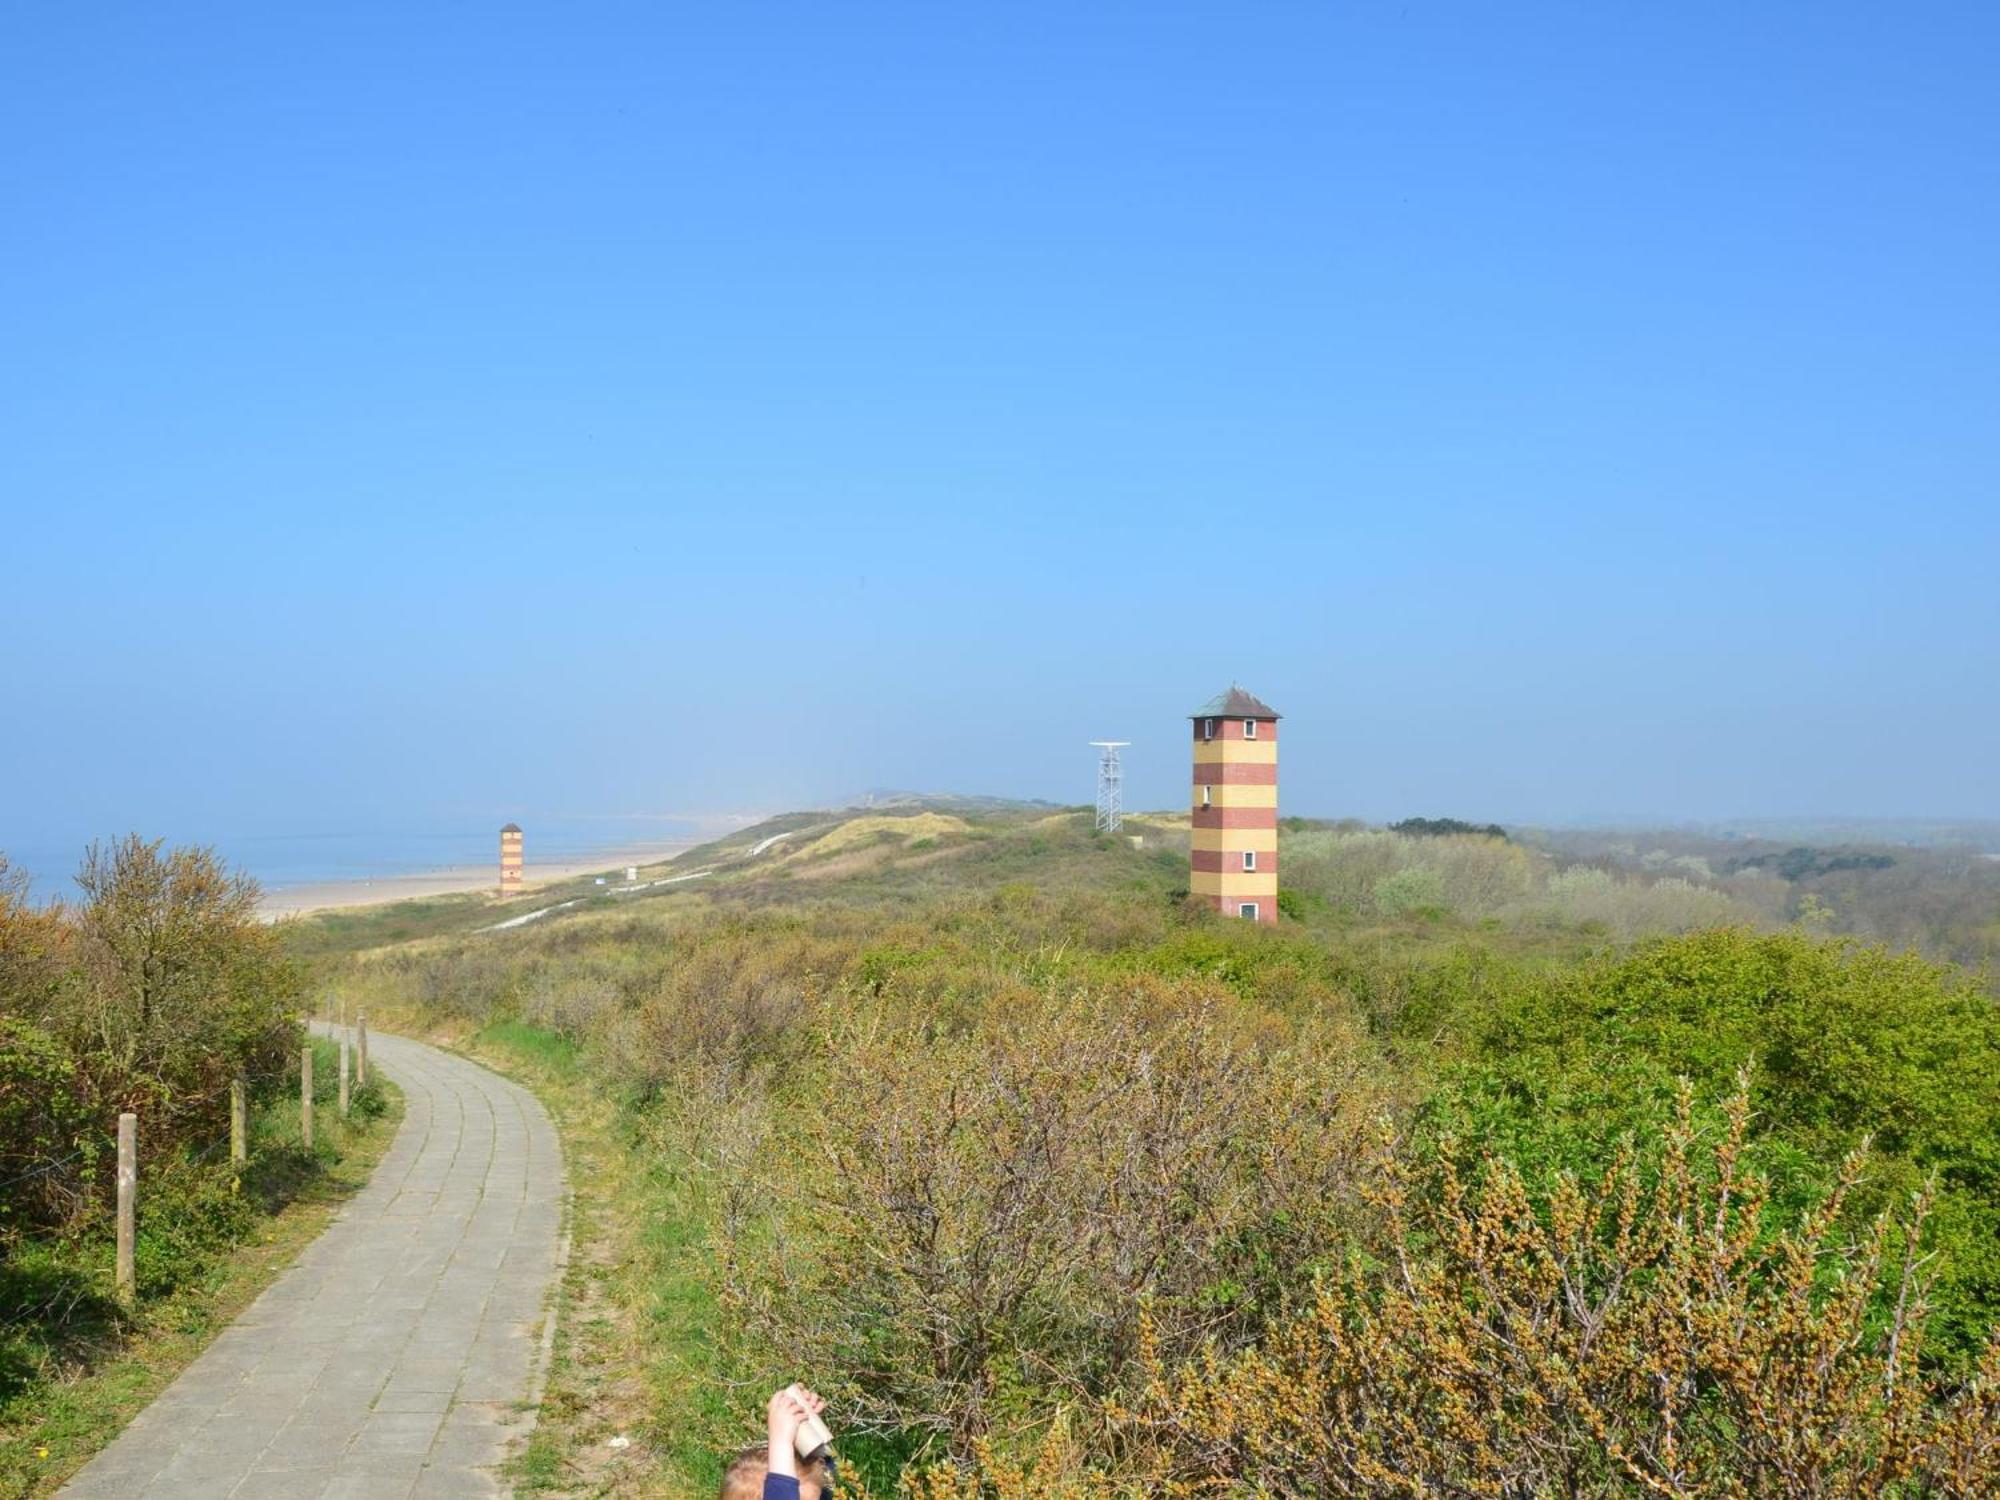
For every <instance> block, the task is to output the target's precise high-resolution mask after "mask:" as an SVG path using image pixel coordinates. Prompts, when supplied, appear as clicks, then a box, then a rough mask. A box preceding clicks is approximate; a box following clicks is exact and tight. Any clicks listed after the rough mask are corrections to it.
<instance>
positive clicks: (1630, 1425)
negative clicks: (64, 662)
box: [290, 810, 2000, 1500]
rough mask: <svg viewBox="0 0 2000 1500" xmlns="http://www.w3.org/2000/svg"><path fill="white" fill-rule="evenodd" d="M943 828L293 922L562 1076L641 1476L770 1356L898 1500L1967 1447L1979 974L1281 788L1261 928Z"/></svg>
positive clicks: (443, 1026) (1170, 838)
mask: <svg viewBox="0 0 2000 1500" xmlns="http://www.w3.org/2000/svg"><path fill="white" fill-rule="evenodd" d="M883 821H885V819H884V818H883V815H882V814H881V813H880V812H879V811H878V812H876V813H874V814H871V816H870V822H871V823H872V824H876V825H879V824H881V823H882V822H883ZM952 824H954V825H955V826H944V827H938V826H933V825H931V824H929V823H927V824H926V825H925V826H924V827H923V828H922V830H921V832H919V831H918V828H917V825H916V824H915V823H912V824H911V825H910V826H909V827H908V828H907V829H905V830H897V829H894V828H883V827H880V826H871V827H864V828H862V829H860V830H857V831H851V832H848V833H846V834H844V835H841V836H839V837H837V838H835V839H834V841H833V843H832V844H831V845H828V846H824V847H822V848H820V849H819V850H818V852H817V853H816V852H815V849H814V845H815V842H817V841H819V840H821V839H824V838H826V837H828V832H827V820H825V819H820V820H818V821H817V822H815V821H813V820H805V819H794V820H789V821H788V822H783V823H778V824H773V825H769V826H767V827H766V828H763V829H751V830H747V831H746V832H745V833H744V834H742V835H740V836H737V837H736V838H734V839H732V840H729V841H726V842H724V843H723V844H720V845H717V846H711V847H709V848H706V849H702V850H697V851H694V852H693V853H691V854H689V855H688V856H686V857H685V859H684V860H683V861H682V862H681V864H680V866H679V868H683V869H689V870H692V869H696V868H700V869H705V870H707V871H709V872H710V874H709V875H708V876H706V877H705V878H704V879H703V880H702V881H699V882H695V883H691V884H688V885H682V886H678V887H671V886H670V887H664V888H656V889H654V890H651V891H648V892H638V893H633V894H629V895H624V896H618V895H613V894H609V893H603V894H599V895H596V896H594V897H591V898H590V899H587V900H585V901H584V902H583V904H581V905H580V906H578V907H576V908H574V909H570V910H565V911H563V912H561V913H557V914H553V915H551V916H550V917H548V918H547V919H546V920H542V921H538V922H536V923H533V924H529V925H526V926H522V927H519V928H514V929H510V930H505V931H497V932H478V931H467V930H464V925H463V922H462V921H461V919H459V918H457V917H455V916H454V917H451V918H449V919H448V921H447V922H445V923H443V924H441V926H440V929H439V930H436V931H434V932H433V934H432V935H430V936H419V937H415V938H410V937H402V936H398V937H397V938H395V939H393V940H383V941H371V929H370V928H368V927H366V926H354V925H349V926H348V927H347V928H346V929H345V930H344V934H343V935H342V937H341V938H339V939H338V940H336V939H334V938H333V937H331V936H330V935H329V932H328V930H327V929H326V928H324V927H322V926H318V925H316V924H315V923H313V922H301V923H297V924H294V925H293V930H292V931H291V934H290V937H291V941H292V942H293V944H294V946H295V949H296V951H299V952H301V953H310V954H312V955H313V962H314V963H316V964H318V965H320V966H322V968H321V977H322V978H323V979H324V980H325V982H327V983H330V984H333V985H336V986H337V987H339V988H340V989H342V990H343V991H344V992H346V993H348V994H349V995H351V996H352V997H353V998H355V999H357V1000H359V1001H362V1002H363V1003H365V1004H366V1005H367V1006H368V1007H369V1009H370V1012H371V1014H376V1013H387V1012H396V1013H399V1014H400V1015H401V1016H402V1017H404V1018H405V1019H406V1021H407V1022H408V1023H409V1024H411V1025H413V1026H424V1027H430V1028H435V1029H440V1030H443V1031H447V1032H450V1033H452V1034H455V1035H458V1036H461V1037H467V1036H469V1037H484V1038H487V1039H488V1040H489V1042H490V1043H491V1044H492V1046H493V1055H497V1056H500V1057H502V1058H503V1059H504V1058H505V1057H506V1056H508V1055H509V1053H510V1049H511V1050H512V1054H513V1055H515V1056H517V1057H525V1056H528V1055H530V1054H532V1055H533V1056H534V1058H536V1059H538V1061H536V1063H535V1064H534V1065H535V1066H538V1067H539V1066H544V1065H546V1063H547V1060H548V1058H550V1057H555V1056H559V1057H560V1058H561V1059H563V1060H564V1063H563V1066H564V1068H565V1069H566V1070H567V1071H565V1072H564V1073H563V1075H562V1076H563V1079H564V1080H565V1081H564V1082H563V1083H562V1087H564V1088H566V1089H569V1090H571V1091H572V1092H573V1093H574V1094H575V1096H576V1097H579V1098H582V1097H588V1098H589V1099H592V1100H595V1101H598V1103H599V1104H601V1106H602V1111H601V1112H602V1115H603V1117H604V1118H605V1119H608V1120H609V1121H610V1124H609V1125H608V1126H607V1127H606V1128H607V1129H609V1130H610V1131H611V1132H613V1134H614V1136H615V1145H614V1146H613V1147H611V1148H610V1152H611V1154H613V1155H615V1156H617V1157H618V1158H619V1159H620V1161H621V1167H620V1176H619V1181H620V1183H621V1188H620V1191H621V1193H625V1194H632V1193H636V1194H638V1195H639V1197H640V1199H641V1207H640V1208H639V1210H638V1212H637V1214H636V1216H635V1217H636V1222H634V1223H632V1224H631V1225H629V1226H628V1227H627V1229H626V1230H624V1231H622V1232H623V1233H625V1234H626V1235H627V1236H628V1237H627V1239H626V1240H625V1241H623V1242H622V1243H621V1244H620V1245H618V1246H613V1247H612V1248H611V1249H609V1250H607V1251H606V1252H605V1253H604V1254H603V1255H602V1256H601V1261H602V1269H601V1270H600V1271H599V1272H598V1273H597V1277H598V1280H599V1281H600V1282H601V1283H602V1284H603V1286H604V1288H606V1289H607V1291H606V1295H607V1296H608V1298H609V1301H610V1302H611V1303H615V1304H617V1305H619V1306H622V1307H624V1308H625V1309H626V1310H627V1314H628V1319H627V1321H626V1322H625V1323H624V1324H623V1325H620V1326H621V1327H622V1329H623V1331H622V1332H621V1333H620V1334H619V1335H618V1339H619V1340H620V1341H621V1342H619V1343H618V1344H617V1355H616V1357H619V1358H622V1359H625V1360H627V1361H631V1362H633V1363H634V1364H635V1365H636V1366H638V1367H640V1368H642V1369H643V1370H644V1371H645V1372H646V1373H645V1376H644V1379H643V1382H642V1385H643V1390H642V1391H641V1392H640V1393H639V1394H631V1393H628V1394H627V1397H626V1398H625V1405H624V1407H623V1408H621V1412H620V1421H621V1422H628V1423H632V1424H634V1425H636V1427H637V1429H638V1433H639V1435H640V1437H641V1438H642V1439H643V1440H644V1441H643V1443H642V1447H643V1448H644V1449H646V1450H648V1451H650V1452H651V1453H652V1454H654V1455H655V1458H654V1460H653V1462H654V1464H655V1468H654V1469H653V1470H651V1471H649V1477H648V1479H647V1482H648V1483H653V1484H656V1485H658V1486H660V1487H663V1488H664V1489H666V1490H667V1491H668V1492H670V1493H697V1492H699V1489H700V1487H701V1486H703V1485H705V1484H711V1483H712V1482H713V1472H714V1471H713V1461H712V1459H711V1458H709V1457H708V1456H707V1455H710V1454H713V1453H717V1452H721V1451H724V1450H726V1449H727V1448H729V1447H731V1446H733V1445H734V1444H735V1443H736V1442H738V1441H739V1440H741V1438H742V1437H743V1436H744V1435H745V1428H744V1425H743V1414H744V1413H745V1412H754V1411H755V1409H756V1408H757V1404H758V1401H757V1394H756V1393H757V1392H758V1391H759V1389H760V1388H761V1389H768V1388H769V1386H770V1385H771V1384H773V1383H779V1382H782V1381H785V1380H790V1379H794V1378H804V1379H806V1380H808V1381H809V1382H811V1383H813V1384H815V1385H816V1386H818V1387H819V1388H820V1389H821V1390H823V1391H825V1392H826V1393H827V1394H828V1395H829V1396H830V1397H831V1398H832V1400H833V1403H834V1411H835V1412H836V1413H837V1415H838V1417H839V1422H838V1426H839V1427H840V1431H841V1435H842V1449H843V1453H844V1454H845V1455H846V1457H847V1460H848V1471H849V1475H850V1478H851V1479H852V1481H853V1482H854V1483H856V1484H857V1485H859V1486H861V1487H863V1488H869V1487H872V1488H873V1490H874V1491H875V1492H877V1493H888V1492H891V1491H894V1490H896V1489H897V1488H898V1487H899V1486H900V1487H901V1488H902V1489H903V1490H904V1491H905V1492H907V1493H909V1494H911V1495H915V1496H922V1497H927V1500H960V1497H965V1500H969V1497H972V1496H988V1497H1021V1500H1025V1497H1035V1496H1048V1497H1053V1496H1082V1495H1101V1494H1112V1493H1130V1494H1188V1495H1193V1494H1206V1493H1260V1494H1272V1495H1301V1496H1303V1495H1320V1494H1344V1495H1357V1496H1360V1495H1382V1494H1411V1495H1487V1494H1490V1495H1523V1496H1526V1495H1543V1494H1547V1495H1557V1494H1562V1495H1607V1496H1609V1495H1780V1494H1782V1495H1820V1494H1834V1493H1839V1494H1853V1495H1898V1496H1916V1495H1940V1496H1942V1495H1973V1494H1982V1493H1992V1492H1994V1490H1995V1488H1996V1486H2000V1344H1996V1342H1995V1338H1994V1328H1995V1323H1996V1314H2000V1257H1997V1256H1996V1253H1995V1247H1996V1245H1997V1244H2000V1092H1996V1089H1995V1084H1994V1080H1995V1079H1996V1077H2000V1022H1996V1016H1995V1008H1994V1000H1993V995H1992V992H1991V990H1990V988H1989V987H1988V986H1987V985H1986V984H1985V982H1984V981H1983V979H1982V978H1981V977H1980V976H1978V975H1976V974H1973V973H1971V972H1969V971H1966V970H1964V969H1961V968H1957V967H1954V966H1952V965H1950V964H1948V963H1942V962H1937V961H1934V960H1931V959H1927V958H1925V957H1922V956H1919V955H1916V954H1912V953H1907V952H1904V953H1898V952H1892V951H1888V950H1886V949H1884V948H1880V947H1873V946H1869V945H1867V944H1864V943H1860V942H1857V941H1855V940H1853V939H1851V938H1845V937H1840V936H1828V935H1825V934H1824V933H1823V932H1821V931H1818V930H1816V929H1815V927H1814V925H1813V924H1812V923H1811V922H1801V921H1800V920H1798V918H1797V916H1796V915H1795V914H1790V915H1787V914H1780V913H1776V912H1771V911H1767V910H1761V909H1759V908H1757V907H1756V906H1755V905H1754V903H1751V902H1748V901H1745V900H1743V899H1741V898H1740V896H1739V895H1737V894H1735V893H1733V892H1732V890H1731V889H1729V882H1728V881H1725V880H1719V879H1715V878H1711V877H1712V872H1711V876H1704V875H1703V873H1702V872H1701V871H1700V870H1697V869H1695V868H1693V867H1692V866H1682V867H1678V868H1672V867H1669V868H1658V869H1641V870H1621V869H1617V868H1612V867H1608V866H1606V865H1601V864H1600V865H1591V864H1580V863H1576V862H1573V861H1570V862H1566V861H1564V860H1562V859H1559V858H1557V857H1556V856H1555V855H1553V854H1552V853H1550V852H1549V851H1548V850H1545V849H1537V848H1532V847H1525V846H1523V845H1522V844H1520V843H1518V842H1514V841H1511V840H1508V839H1506V838H1500V837H1494V836H1493V835H1491V834H1490V833H1487V832H1485V831H1483V830H1482V831H1477V832H1472V833H1460V832H1457V831H1455V830H1449V829H1448V830H1447V831H1445V832H1444V833H1443V834H1442V835H1441V836H1440V835H1439V834H1437V833H1436V832H1435V831H1429V830H1427V831H1424V832H1410V833H1401V834H1398V833H1390V832H1383V831H1380V830H1363V829H1357V828H1334V827H1323V826H1321V827H1314V826H1292V827H1290V828H1289V829H1288V831H1287V832H1286V834H1285V836H1284V841H1283V844H1282V849H1283V860H1284V864H1283V867H1282V868H1283V881H1284V890H1283V900H1282V903H1281V905H1282V908H1283V910H1284V912H1285V914H1286V919H1285V920H1284V921H1283V922H1281V923H1280V924H1279V925H1278V926H1277V927H1276V928H1275V929H1258V928H1255V927H1254V926H1251V925H1249V924H1243V923H1234V922H1226V921H1222V920H1219V919H1218V918H1216V917H1215V916H1214V915H1213V914H1212V913H1209V912H1205V911H1201V910H1197V909H1195V908H1194V907H1192V906H1191V905H1190V904H1189V903H1188V902H1187V900H1186V897H1185V890H1184V888H1185V883H1186V882H1185V875H1184V871H1185V853H1184V851H1185V847H1186V845H1185V839H1186V835H1185V830H1184V825H1180V824H1178V823H1177V821H1176V820H1174V819H1172V818H1165V817H1162V818H1153V819H1149V818H1138V819H1134V820H1132V822H1131V824H1130V825H1129V826H1128V829H1127V830H1126V836H1119V837H1106V836H1101V835H1094V834H1093V833H1092V832H1091V830H1090V818H1089V815H1088V814H1087V813H1077V812H1050V811H1047V810H1019V811H1013V812H1009V811H1002V810H986V811H978V812H965V813H963V814H961V815H957V816H955V817H954V818H953V819H952ZM850 826H851V825H850ZM788 829H789V830H790V831H789V836H788V837H787V838H786V839H785V840H783V841H782V842H779V843H777V844H775V845H770V844H767V843H765V841H766V840H767V839H768V838H769V836H770V835H771V833H773V832H776V831H786V830H788ZM760 846H761V847H760ZM778 851H782V857H781V858H780V857H775V856H776V855H777V853H778ZM860 854H865V855H866V856H867V857H866V858H865V859H857V858H856V856H857V855H860ZM835 865H837V866H838V868H837V869H836V870H835V871H834V872H833V873H830V874H829V873H824V872H825V871H826V869H827V867H828V866H835ZM816 869H818V870H820V871H822V873H820V874H818V875H815V874H813V873H812V872H813V871H815V870H816ZM1749 878H1750V879H1751V880H1753V881H1754V880H1760V879H1766V878H1769V877H1767V876H1762V875H1758V876H1752V877H1749ZM384 920H385V921H386V920H387V919H386V918H385V919H384ZM381 931H382V929H381V928H375V929H372V932H373V933H374V934H379V933H380V932H381ZM551 1076H552V1075H551ZM591 1191H592V1189H591V1186H590V1184H589V1183H582V1184H580V1185H579V1195H580V1199H581V1200H584V1201H585V1202H586V1203H587V1201H588V1199H589V1197H590V1194H591ZM586 1217H587V1215H586ZM612 1232H613V1231H610V1230H607V1231H606V1233H612ZM592 1337H594V1338H596V1339H597V1340H598V1345H599V1354H600V1357H603V1356H604V1355H605V1352H606V1347H605V1345H604V1342H603V1341H604V1339H605V1337H606V1335H605V1334H604V1333H603V1331H602V1330H601V1329H600V1330H598V1332H596V1333H595V1334H593V1335H592ZM576 1400H577V1401H578V1402H579V1403H581V1404H583V1405H587V1404H588V1397H587V1396H584V1395H579V1396H577V1398H576ZM585 1417H587V1413H586V1414H585ZM548 1420H550V1419H549V1418H547V1417H545V1421H548ZM578 1421H579V1426H578V1429H577V1430H578V1431H579V1432H580V1433H584V1434H585V1435H586V1437H587V1436H588V1421H587V1420H585V1419H584V1418H579V1419H578ZM620 1430H623V1429H622V1428H621V1429H620ZM542 1459H543V1460H544V1462H543V1463H542V1465H541V1467H540V1468H539V1469H538V1470H537V1473H538V1474H540V1475H541V1476H542V1480H545V1481H546V1482H547V1483H548V1484H549V1485H551V1486H552V1487H554V1488H556V1489H562V1488H563V1487H564V1486H565V1484H566V1483H567V1481H566V1480H565V1479H564V1478H563V1476H564V1475H565V1474H566V1473H569V1474H571V1476H572V1477H574V1471H573V1470H571V1469H566V1468H565V1464H564V1462H563V1459H562V1455H561V1454H560V1453H559V1452H555V1451H553V1450H548V1451H544V1453H543V1454H542ZM538 1482H541V1481H538ZM604 1484H605V1485H607V1486H609V1488H608V1489H601V1490H599V1491H593V1492H608V1493H619V1492H621V1491H619V1490H617V1488H616V1480H615V1477H614V1478H611V1479H606V1480H604ZM630 1492H631V1493H638V1492H641V1490H640V1489H639V1488H634V1489H632V1490H631V1491H630Z"/></svg>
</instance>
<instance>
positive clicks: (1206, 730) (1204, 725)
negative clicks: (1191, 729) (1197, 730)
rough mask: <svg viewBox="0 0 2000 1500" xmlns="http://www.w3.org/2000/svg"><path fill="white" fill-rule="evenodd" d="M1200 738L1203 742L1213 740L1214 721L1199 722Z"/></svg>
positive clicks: (1204, 720)
mask: <svg viewBox="0 0 2000 1500" xmlns="http://www.w3.org/2000/svg"><path fill="white" fill-rule="evenodd" d="M1201 737H1202V738H1203V739H1205V740H1212V739H1214V738H1215V720H1213V719H1203V720H1202V721H1201Z"/></svg>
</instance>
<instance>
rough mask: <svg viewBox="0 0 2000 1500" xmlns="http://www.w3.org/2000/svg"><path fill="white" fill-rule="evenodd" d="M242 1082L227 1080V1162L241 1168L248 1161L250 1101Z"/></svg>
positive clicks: (239, 1079) (240, 1080)
mask: <svg viewBox="0 0 2000 1500" xmlns="http://www.w3.org/2000/svg"><path fill="white" fill-rule="evenodd" d="M246 1093H247V1090H246V1089H245V1088H244V1086H243V1080H242V1079H241V1078H240V1077H238V1078H232V1079H230V1080H229V1160H230V1163H231V1164H232V1165H234V1166H238V1167H240V1166H242V1165H243V1163H244V1162H246V1161H248V1160H249V1159H250V1101H249V1099H248V1098H246V1097H245V1095H246Z"/></svg>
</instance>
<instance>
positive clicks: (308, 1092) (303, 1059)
mask: <svg viewBox="0 0 2000 1500" xmlns="http://www.w3.org/2000/svg"><path fill="white" fill-rule="evenodd" d="M299 1139H300V1141H301V1142H303V1143H304V1145H305V1148H306V1150H308V1151H310V1150H312V1145H313V1049H312V1043H311V1042H307V1043H306V1044H305V1046H304V1047H302V1048H300V1049H299Z"/></svg>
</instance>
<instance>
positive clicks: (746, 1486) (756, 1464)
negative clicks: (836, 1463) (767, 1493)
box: [722, 1443, 828, 1500]
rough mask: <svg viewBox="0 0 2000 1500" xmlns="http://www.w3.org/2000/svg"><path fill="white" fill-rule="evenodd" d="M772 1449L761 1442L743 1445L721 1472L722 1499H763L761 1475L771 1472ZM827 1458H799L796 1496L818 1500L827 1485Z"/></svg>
mask: <svg viewBox="0 0 2000 1500" xmlns="http://www.w3.org/2000/svg"><path fill="white" fill-rule="evenodd" d="M770 1468H771V1450H770V1448H769V1447H768V1446H767V1445H766V1444H763V1443H759V1444H757V1445H756V1446H755V1447H754V1448H745V1449H744V1450H743V1451H742V1452H741V1453H739V1454H737V1455H736V1457H734V1458H733V1459H731V1460H730V1461H729V1468H728V1469H727V1470H726V1471H724V1473H723V1476H722V1500H763V1494H764V1476H765V1474H767V1473H769V1472H770ZM827 1479H828V1474H827V1468H826V1459H825V1458H824V1457H823V1456H815V1457H813V1458H809V1459H806V1458H802V1459H800V1460H799V1500H821V1497H823V1496H824V1495H825V1494H826V1489H827Z"/></svg>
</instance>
